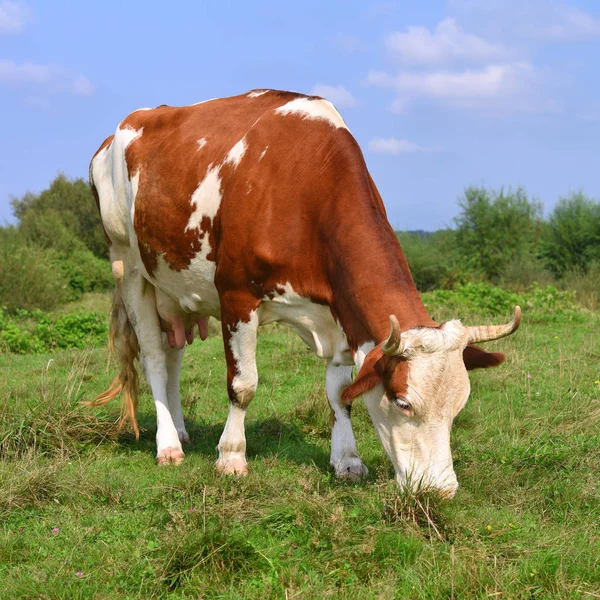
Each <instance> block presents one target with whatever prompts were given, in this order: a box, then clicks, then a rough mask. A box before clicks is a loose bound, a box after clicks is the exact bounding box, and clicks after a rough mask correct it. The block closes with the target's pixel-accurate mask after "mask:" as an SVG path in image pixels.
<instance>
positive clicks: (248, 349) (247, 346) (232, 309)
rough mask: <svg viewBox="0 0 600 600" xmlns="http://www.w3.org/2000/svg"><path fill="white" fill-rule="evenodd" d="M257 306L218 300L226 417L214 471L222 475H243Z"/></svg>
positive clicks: (230, 299) (251, 302) (246, 301)
mask: <svg viewBox="0 0 600 600" xmlns="http://www.w3.org/2000/svg"><path fill="white" fill-rule="evenodd" d="M257 309H258V302H257V301H256V300H255V299H254V298H246V297H239V296H232V295H231V294H229V295H225V296H224V297H222V298H221V320H222V329H223V343H224V345H225V357H226V360H227V390H228V394H229V416H228V417H227V423H226V424H225V429H224V430H223V433H222V435H221V439H220V440H219V445H218V446H217V450H218V451H219V458H218V460H217V465H216V467H217V470H218V471H219V472H220V473H223V474H226V475H246V474H247V473H248V463H247V462H246V434H245V430H244V420H245V417H246V409H247V408H248V405H249V404H250V402H251V400H252V398H253V397H254V394H255V392H256V387H257V385H258V373H257V370H256V336H257V330H258V314H257Z"/></svg>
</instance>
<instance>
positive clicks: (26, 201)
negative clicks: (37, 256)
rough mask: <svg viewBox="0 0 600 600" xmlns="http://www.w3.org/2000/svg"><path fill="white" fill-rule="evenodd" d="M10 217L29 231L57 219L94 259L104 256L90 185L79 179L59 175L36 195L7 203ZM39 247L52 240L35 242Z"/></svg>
mask: <svg viewBox="0 0 600 600" xmlns="http://www.w3.org/2000/svg"><path fill="white" fill-rule="evenodd" d="M11 204H12V207H13V214H14V215H15V217H17V219H19V221H21V223H22V224H23V225H24V228H26V229H28V230H29V231H35V230H38V233H39V231H40V230H47V227H45V226H44V225H43V224H42V225H41V226H40V227H37V226H36V225H35V221H36V220H38V219H41V220H43V221H44V222H45V223H49V222H50V221H53V220H54V221H55V220H56V219H59V220H60V221H61V222H62V224H63V225H64V227H66V229H67V230H68V231H69V232H70V233H71V234H73V236H74V237H76V238H78V239H79V240H81V241H82V242H83V243H84V244H85V246H86V247H87V248H88V249H89V250H91V251H92V252H93V253H94V254H95V255H96V256H100V257H106V256H108V249H107V245H106V239H105V238H104V233H103V231H102V224H101V222H100V215H99V214H98V209H97V207H96V201H95V200H94V196H93V195H92V191H91V189H90V186H89V185H88V183H87V182H86V181H84V180H83V179H68V178H67V177H65V175H63V174H59V175H58V176H57V177H56V178H55V179H54V181H52V183H51V184H50V187H49V188H48V189H46V190H44V191H43V192H41V193H39V194H33V193H31V192H27V193H26V194H25V195H24V196H23V197H22V198H13V199H12V201H11ZM35 241H36V243H37V244H38V245H40V246H46V247H49V246H53V245H54V244H53V243H52V240H46V241H44V240H41V239H40V238H39V237H38V238H37V239H36V240H35Z"/></svg>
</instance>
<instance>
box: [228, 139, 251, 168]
mask: <svg viewBox="0 0 600 600" xmlns="http://www.w3.org/2000/svg"><path fill="white" fill-rule="evenodd" d="M247 147H248V145H247V144H246V136H244V137H243V138H242V139H241V140H240V141H239V142H238V143H237V144H235V146H233V148H232V149H231V150H230V151H229V152H228V153H227V156H226V157H225V162H226V163H229V164H230V165H233V168H234V169H235V168H236V167H237V166H238V165H239V164H240V161H241V160H242V157H243V156H244V154H245V153H246V148H247Z"/></svg>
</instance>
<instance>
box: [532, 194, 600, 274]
mask: <svg viewBox="0 0 600 600" xmlns="http://www.w3.org/2000/svg"><path fill="white" fill-rule="evenodd" d="M542 255H543V256H544V258H545V260H546V264H547V266H548V268H549V269H550V270H551V271H552V272H553V273H554V274H555V275H556V276H558V277H562V276H563V275H565V274H566V273H567V272H568V271H580V272H582V273H586V272H587V270H588V268H589V266H590V265H591V264H592V262H594V261H600V203H597V202H595V201H594V200H592V199H591V198H588V197H587V196H585V195H584V194H583V193H581V192H578V193H576V194H572V195H571V196H569V197H568V198H561V199H560V200H559V202H558V204H557V205H556V207H555V208H554V210H553V211H552V213H551V214H550V218H549V227H548V229H547V232H546V235H545V236H544V240H543V244H542Z"/></svg>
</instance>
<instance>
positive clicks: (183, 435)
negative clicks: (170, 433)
mask: <svg viewBox="0 0 600 600" xmlns="http://www.w3.org/2000/svg"><path fill="white" fill-rule="evenodd" d="M177 434H178V435H179V441H180V442H181V443H182V444H189V443H190V442H191V440H190V434H189V433H188V432H187V431H186V430H185V429H184V430H183V431H178V432H177Z"/></svg>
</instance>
